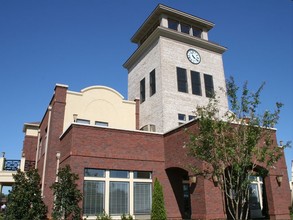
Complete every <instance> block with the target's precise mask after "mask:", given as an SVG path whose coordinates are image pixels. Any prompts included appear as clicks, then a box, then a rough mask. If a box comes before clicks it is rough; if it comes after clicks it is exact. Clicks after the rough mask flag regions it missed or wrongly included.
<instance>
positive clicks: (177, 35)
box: [123, 26, 227, 70]
mask: <svg viewBox="0 0 293 220" xmlns="http://www.w3.org/2000/svg"><path fill="white" fill-rule="evenodd" d="M159 37H166V38H169V39H173V40H176V41H179V42H183V43H186V44H190V45H193V46H196V47H200V48H203V49H207V50H210V51H213V52H216V53H219V54H223V53H224V52H225V51H226V50H227V48H226V47H223V46H221V45H219V44H215V43H213V42H210V41H208V40H204V39H201V38H198V37H194V36H191V35H188V34H185V33H181V32H178V31H175V30H172V29H169V28H165V27H161V26H159V27H157V29H156V30H154V32H153V33H152V34H151V35H150V36H149V37H148V38H147V39H146V41H145V42H143V44H142V45H141V46H140V47H138V48H137V49H136V51H134V53H133V54H132V55H131V56H130V57H129V58H128V60H127V61H126V62H125V63H124V64H123V67H124V68H126V69H128V70H129V69H130V68H131V67H132V66H133V64H134V63H135V62H136V61H137V60H138V59H139V57H140V56H141V55H142V54H143V53H144V52H145V51H146V48H148V47H150V46H151V45H152V44H153V43H154V42H155V40H157V39H158V38H159Z"/></svg>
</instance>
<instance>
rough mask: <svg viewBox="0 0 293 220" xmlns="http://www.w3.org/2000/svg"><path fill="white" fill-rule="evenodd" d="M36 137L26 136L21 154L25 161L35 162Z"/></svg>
mask: <svg viewBox="0 0 293 220" xmlns="http://www.w3.org/2000/svg"><path fill="white" fill-rule="evenodd" d="M37 143H38V137H36V136H29V135H26V136H25V137H24V141H23V149H22V150H23V153H24V154H25V159H26V160H30V161H35V160H36V151H37Z"/></svg>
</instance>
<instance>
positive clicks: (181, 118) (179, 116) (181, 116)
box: [178, 114, 186, 121]
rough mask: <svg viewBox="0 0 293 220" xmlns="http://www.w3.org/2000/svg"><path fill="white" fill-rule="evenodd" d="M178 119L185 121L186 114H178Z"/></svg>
mask: <svg viewBox="0 0 293 220" xmlns="http://www.w3.org/2000/svg"><path fill="white" fill-rule="evenodd" d="M178 120H179V121H186V116H185V115H184V114H178Z"/></svg>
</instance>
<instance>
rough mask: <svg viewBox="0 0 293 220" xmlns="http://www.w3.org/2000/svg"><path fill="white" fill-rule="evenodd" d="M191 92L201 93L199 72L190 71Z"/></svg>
mask: <svg viewBox="0 0 293 220" xmlns="http://www.w3.org/2000/svg"><path fill="white" fill-rule="evenodd" d="M190 73H191V87H192V94H194V95H201V84H200V75H199V72H195V71H191V72H190Z"/></svg>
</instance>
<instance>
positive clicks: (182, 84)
mask: <svg viewBox="0 0 293 220" xmlns="http://www.w3.org/2000/svg"><path fill="white" fill-rule="evenodd" d="M176 74H177V89H178V92H183V93H188V80H187V71H186V69H184V68H181V67H176Z"/></svg>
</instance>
